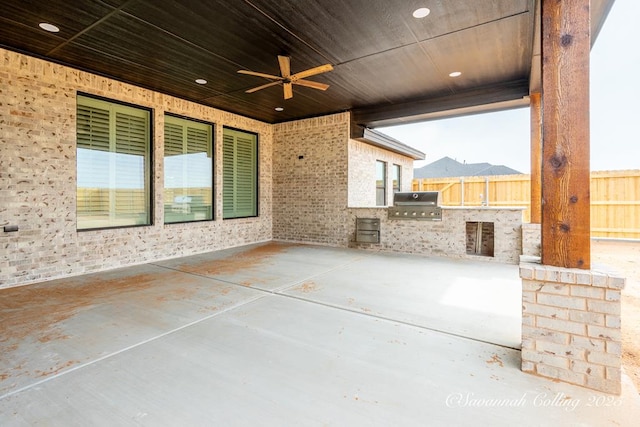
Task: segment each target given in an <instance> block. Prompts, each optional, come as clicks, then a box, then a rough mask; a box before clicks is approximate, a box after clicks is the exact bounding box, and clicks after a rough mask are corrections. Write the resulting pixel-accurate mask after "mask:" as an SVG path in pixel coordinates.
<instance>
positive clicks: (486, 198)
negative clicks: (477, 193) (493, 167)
mask: <svg viewBox="0 0 640 427" xmlns="http://www.w3.org/2000/svg"><path fill="white" fill-rule="evenodd" d="M484 205H485V206H489V177H488V176H486V177H485V178H484Z"/></svg>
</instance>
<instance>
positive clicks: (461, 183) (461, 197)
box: [460, 178, 464, 206]
mask: <svg viewBox="0 0 640 427" xmlns="http://www.w3.org/2000/svg"><path fill="white" fill-rule="evenodd" d="M460 206H464V178H460Z"/></svg>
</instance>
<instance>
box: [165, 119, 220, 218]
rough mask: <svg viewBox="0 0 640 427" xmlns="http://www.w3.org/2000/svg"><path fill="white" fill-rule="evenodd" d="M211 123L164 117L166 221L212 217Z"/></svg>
mask: <svg viewBox="0 0 640 427" xmlns="http://www.w3.org/2000/svg"><path fill="white" fill-rule="evenodd" d="M212 135H213V132H212V126H211V125H209V124H206V123H200V122H196V121H193V120H186V119H180V118H177V117H173V116H165V118H164V203H165V207H164V222H165V223H171V222H187V221H203V220H210V219H213V203H212V200H213V156H212V146H213V144H212Z"/></svg>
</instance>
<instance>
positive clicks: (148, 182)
mask: <svg viewBox="0 0 640 427" xmlns="http://www.w3.org/2000/svg"><path fill="white" fill-rule="evenodd" d="M82 98H85V99H86V100H87V101H88V102H89V103H93V102H97V103H98V104H100V103H105V104H111V106H115V107H118V106H120V107H125V108H131V109H134V110H140V111H143V112H145V113H146V114H147V130H148V140H147V146H146V158H145V168H144V182H145V187H146V188H145V193H146V196H147V203H146V204H147V206H146V209H147V211H148V221H147V222H146V223H144V224H126V225H110V226H105V227H87V228H80V227H79V221H78V188H79V187H78V149H79V147H78V107H79V106H80V105H81V104H80V101H81V99H82ZM85 105H86V104H85ZM111 106H110V107H111ZM111 120H112V118H111V113H110V116H109V126H110V127H111V126H112V124H111ZM75 125H76V134H75V138H76V139H75V144H76V199H75V202H76V232H85V231H99V230H113V229H120V228H133V227H149V226H153V225H154V202H155V197H154V195H155V192H154V182H153V180H154V171H155V164H154V144H153V142H154V131H155V129H154V110H153V108H150V107H144V106H141V105H136V104H132V103H129V102H125V101H120V100H117V99H112V98H106V97H103V96H99V95H94V94H91V93H86V92H81V91H77V92H76V120H75ZM109 138H110V139H111V138H112V136H111V131H109ZM113 138H115V137H113ZM110 143H111V142H110ZM109 152H110V153H117V151H109ZM110 214H111V212H110Z"/></svg>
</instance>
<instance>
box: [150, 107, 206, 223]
mask: <svg viewBox="0 0 640 427" xmlns="http://www.w3.org/2000/svg"><path fill="white" fill-rule="evenodd" d="M167 118H172V119H178V120H183V121H187V122H193V123H197V124H201V125H206V126H209V130H210V141H209V144H210V145H209V149H210V150H211V183H210V184H211V194H210V196H211V218H205V219H192V220H186V221H170V222H167V221H166V218H167V216H166V214H167V212H166V209H167V208H166V206H167V201H166V199H165V197H164V196H165V195H166V191H167V189H166V177H167V175H166V173H167V168H166V158H167V156H166V134H165V136H164V139H163V156H162V162H163V175H164V176H163V187H162V192H163V199H164V205H165V207H164V209H165V211H164V213H163V216H162V221H163V224H166V225H172V224H187V223H192V222H205V221H215V219H216V200H215V195H216V192H215V189H216V188H215V187H216V185H215V182H216V172H215V165H216V162H215V157H216V156H215V149H216V137H215V134H216V126H215V123H211V122H208V121H206V120H198V119H194V118H192V117H187V116H183V115H179V114H174V113H169V112H165V113H164V123H165V129H164V131H165V132H166V123H167Z"/></svg>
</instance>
